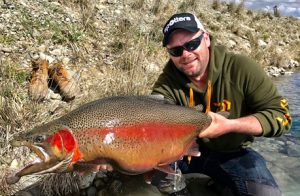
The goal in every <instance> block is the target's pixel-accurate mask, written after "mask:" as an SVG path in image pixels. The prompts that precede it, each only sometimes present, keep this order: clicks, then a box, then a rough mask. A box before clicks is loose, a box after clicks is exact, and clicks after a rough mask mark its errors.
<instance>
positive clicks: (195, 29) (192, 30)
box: [163, 27, 200, 47]
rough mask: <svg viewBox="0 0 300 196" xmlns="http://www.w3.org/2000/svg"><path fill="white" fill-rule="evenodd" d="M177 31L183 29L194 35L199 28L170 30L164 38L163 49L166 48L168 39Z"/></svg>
mask: <svg viewBox="0 0 300 196" xmlns="http://www.w3.org/2000/svg"><path fill="white" fill-rule="evenodd" d="M177 29H184V30H186V31H189V32H192V33H196V32H198V31H199V30H200V29H199V28H196V27H178V28H174V29H172V30H170V32H169V33H168V35H167V36H164V39H163V47H166V45H167V44H168V43H169V39H170V37H171V35H172V33H173V32H174V31H175V30H177Z"/></svg>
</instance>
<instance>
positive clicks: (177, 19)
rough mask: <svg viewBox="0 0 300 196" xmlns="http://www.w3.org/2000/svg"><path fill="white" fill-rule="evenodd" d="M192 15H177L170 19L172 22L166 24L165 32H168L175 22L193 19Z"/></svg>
mask: <svg viewBox="0 0 300 196" xmlns="http://www.w3.org/2000/svg"><path fill="white" fill-rule="evenodd" d="M191 20H192V19H191V17H189V16H185V17H175V18H173V19H172V20H170V22H169V23H168V24H167V25H166V27H165V29H164V33H167V32H168V30H169V28H170V27H171V26H173V25H174V24H176V23H178V22H183V21H191Z"/></svg>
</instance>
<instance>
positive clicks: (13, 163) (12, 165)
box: [9, 159, 19, 169]
mask: <svg viewBox="0 0 300 196" xmlns="http://www.w3.org/2000/svg"><path fill="white" fill-rule="evenodd" d="M18 167H19V162H18V161H17V160H16V159H14V160H12V162H11V163H10V166H9V168H10V169H17V168H18Z"/></svg>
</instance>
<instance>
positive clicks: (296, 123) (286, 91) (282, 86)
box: [273, 71, 300, 138]
mask: <svg viewBox="0 0 300 196" xmlns="http://www.w3.org/2000/svg"><path fill="white" fill-rule="evenodd" d="M273 81H274V83H275V84H276V86H277V87H278V90H279V92H280V93H281V94H282V95H283V96H284V97H286V98H287V99H288V101H289V107H290V112H291V115H292V118H293V125H292V129H291V132H290V134H291V135H293V136H295V137H299V138H300V101H299V96H300V71H298V72H295V73H293V74H292V75H289V76H281V77H278V78H274V79H273Z"/></svg>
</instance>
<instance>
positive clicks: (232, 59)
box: [152, 37, 291, 151]
mask: <svg viewBox="0 0 300 196" xmlns="http://www.w3.org/2000/svg"><path fill="white" fill-rule="evenodd" d="M208 69H209V70H208V80H210V81H211V104H210V107H211V111H212V112H218V111H228V112H229V113H230V115H229V118H231V119H235V118H239V117H243V116H247V115H250V114H252V115H254V116H255V117H256V118H257V119H258V120H259V122H260V123H261V125H262V128H263V134H262V135H263V136H266V137H272V136H280V135H282V134H283V133H285V132H287V131H288V130H289V129H290V127H291V117H290V114H289V108H288V103H287V100H286V99H285V98H284V97H282V96H281V95H280V94H279V93H278V91H277V89H276V87H275V85H274V84H273V83H272V81H271V79H270V78H269V77H268V76H267V75H266V74H265V72H264V70H263V69H262V68H261V67H260V66H259V65H258V64H257V63H256V62H254V61H253V60H252V59H250V58H248V57H246V56H243V55H237V54H233V53H229V52H227V51H226V49H225V47H223V46H215V45H214V40H213V38H212V37H211V46H210V60H209V68H208ZM190 88H192V89H193V94H194V100H195V105H198V104H202V105H203V106H204V107H206V105H207V90H206V92H205V93H201V92H200V91H199V90H198V89H197V87H195V85H193V83H192V82H191V81H190V80H189V79H188V78H187V77H186V76H185V75H184V74H183V73H181V72H180V71H179V70H178V69H177V68H176V67H175V65H174V64H173V62H172V61H171V60H169V62H168V63H167V64H166V66H165V68H164V70H163V73H162V74H161V75H160V76H159V78H158V80H157V81H156V83H155V85H154V87H153V91H152V94H162V95H163V96H164V97H165V99H166V100H168V101H169V102H171V103H174V104H177V105H182V106H188V105H189V99H190V98H189V90H190ZM253 140H254V137H253V136H251V135H246V134H241V133H229V134H225V135H222V136H220V137H218V138H214V139H209V138H201V139H199V141H198V143H200V147H202V148H206V149H209V150H215V151H233V150H236V149H238V148H240V147H243V146H246V145H248V144H250V143H251V142H253Z"/></svg>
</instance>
